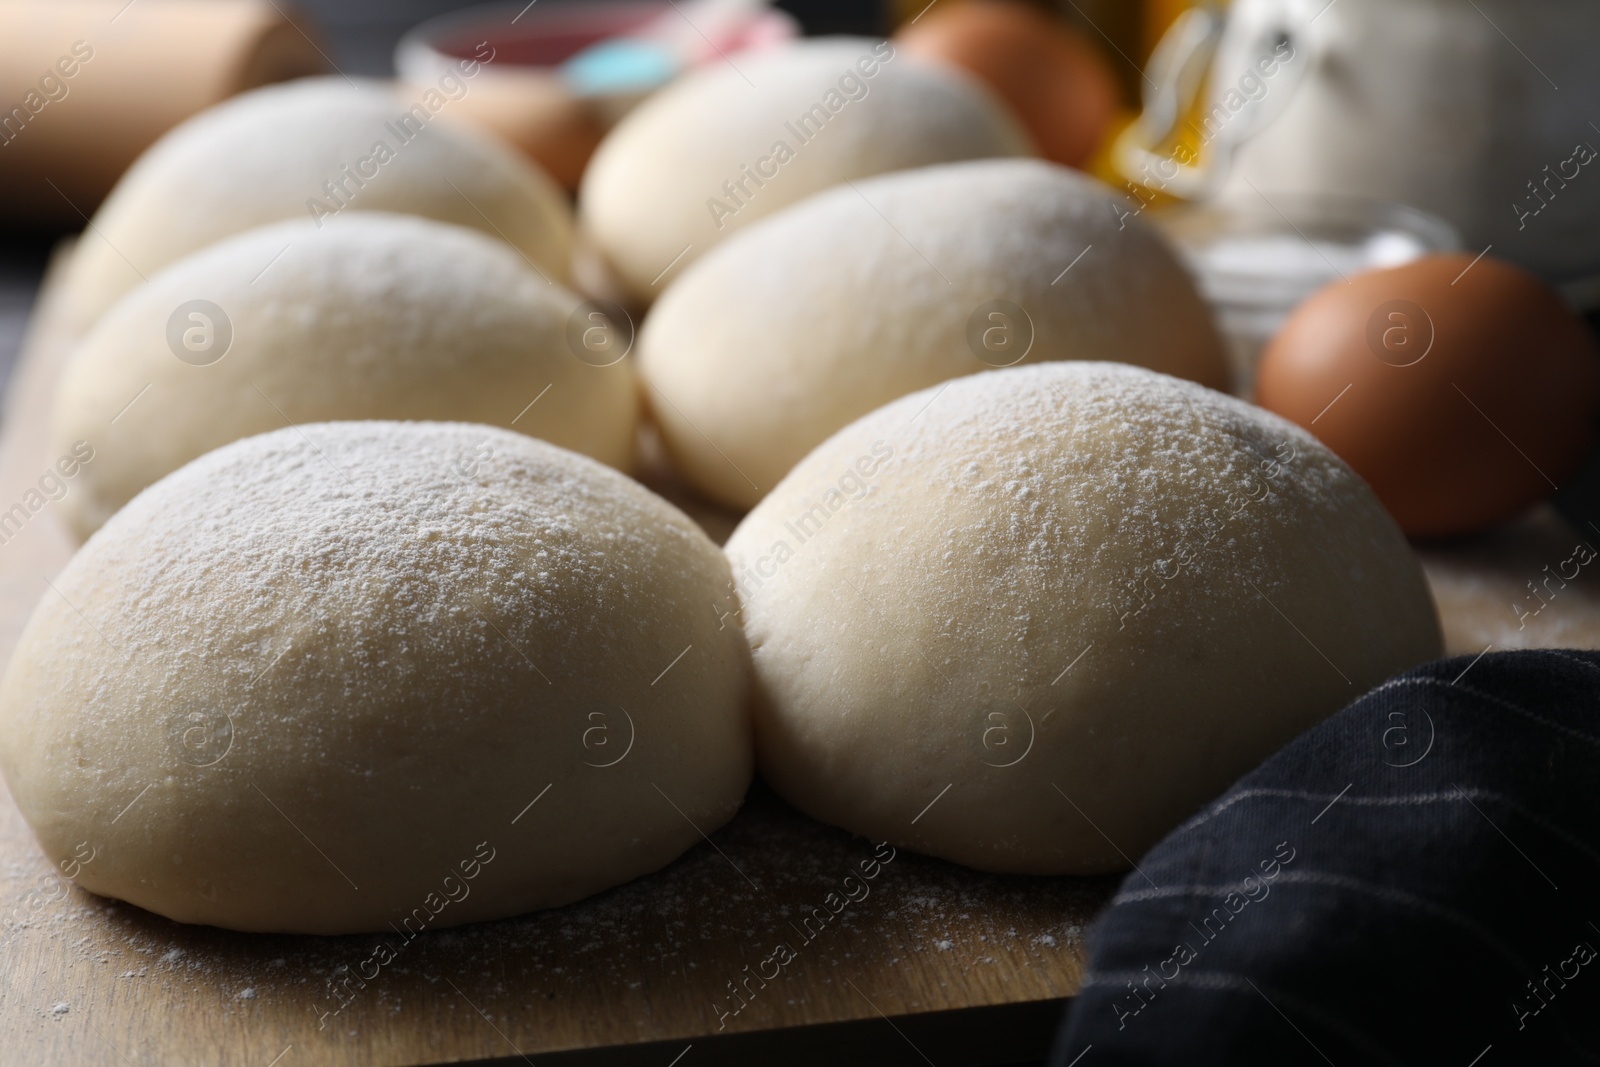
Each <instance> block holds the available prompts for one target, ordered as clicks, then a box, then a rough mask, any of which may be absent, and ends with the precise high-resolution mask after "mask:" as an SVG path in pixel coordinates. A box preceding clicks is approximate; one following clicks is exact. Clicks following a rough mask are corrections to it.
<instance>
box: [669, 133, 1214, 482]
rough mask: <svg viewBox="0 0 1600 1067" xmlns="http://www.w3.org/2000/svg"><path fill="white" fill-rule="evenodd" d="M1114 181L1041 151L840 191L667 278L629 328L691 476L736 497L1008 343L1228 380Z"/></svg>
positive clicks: (1177, 273) (1065, 356)
mask: <svg viewBox="0 0 1600 1067" xmlns="http://www.w3.org/2000/svg"><path fill="white" fill-rule="evenodd" d="M1128 210H1129V209H1128V208H1127V207H1126V206H1125V205H1124V204H1123V202H1122V200H1121V199H1120V198H1118V197H1116V196H1115V195H1114V194H1113V193H1112V192H1111V190H1110V189H1108V188H1106V187H1105V186H1104V185H1101V184H1100V183H1099V182H1096V181H1094V180H1093V179H1090V178H1087V177H1084V176H1083V175H1081V174H1078V173H1077V172H1075V171H1071V170H1068V169H1066V168H1064V167H1059V166H1055V165H1053V164H1049V163H1043V162H1039V161H1037V160H987V161H982V162H973V163H955V164H949V165H946V166H940V167H928V168H926V169H923V170H917V171H909V172H906V173H903V174H892V175H886V176H884V177H880V178H875V179H873V180H872V181H867V182H861V183H860V184H859V185H858V186H857V187H856V188H854V189H851V188H842V189H835V190H833V191H832V192H829V193H826V194H823V195H821V196H817V197H814V198H813V199H811V200H809V201H807V202H806V203H804V204H801V205H797V206H796V207H795V208H794V209H793V210H791V211H786V212H784V213H783V214H782V215H780V216H778V217H776V218H773V219H771V220H769V221H767V222H765V223H763V224H762V225H760V226H758V227H756V228H754V229H751V230H750V231H749V232H747V233H744V234H741V235H740V236H739V237H738V238H737V239H735V240H732V241H729V242H728V243H727V244H726V245H724V246H722V247H721V248H718V249H717V250H716V252H715V253H714V254H712V255H710V256H708V257H706V258H705V259H704V260H702V261H700V262H699V263H696V264H695V266H694V268H693V269H692V270H690V271H688V272H687V273H685V274H684V275H683V277H682V278H680V279H679V280H678V281H676V282H674V283H673V285H672V286H671V288H670V289H668V290H667V292H666V293H665V295H663V296H662V298H661V300H660V301H659V302H658V303H657V304H656V306H655V307H654V308H653V309H652V310H651V312H650V317H649V319H648V320H647V321H646V322H645V324H644V327H643V329H642V331H641V334H640V338H639V351H640V357H641V365H640V369H641V372H642V373H643V375H644V379H645V382H646V384H647V386H648V397H649V400H650V403H651V406H652V408H653V410H654V413H655V416H656V420H657V422H658V423H659V425H660V427H661V432H662V436H663V438H664V439H665V441H666V444H667V448H668V450H669V451H670V452H671V453H672V457H673V459H674V460H675V461H676V462H677V463H678V465H679V466H680V467H681V468H682V469H683V471H684V473H685V476H686V477H687V478H688V479H689V481H691V482H692V483H693V484H694V485H695V486H696V487H697V488H699V489H700V490H701V491H703V492H705V493H707V494H708V495H710V496H711V497H713V498H715V499H716V500H719V501H721V502H723V503H725V504H729V505H731V506H734V507H741V508H748V507H751V506H753V505H754V504H755V503H756V501H758V500H760V499H761V497H762V496H763V495H764V494H765V493H766V492H767V491H768V490H770V489H771V488H772V487H773V486H774V485H776V484H777V483H778V479H780V478H782V477H783V476H784V474H786V473H787V472H788V471H789V469H790V468H791V467H793V466H794V465H795V464H796V463H798V462H800V460H801V458H802V457H803V456H805V454H806V453H807V452H809V451H811V449H812V448H814V447H816V446H817V445H818V444H820V443H821V442H822V441H823V439H825V438H826V437H827V436H828V435H829V434H831V433H833V432H834V431H835V430H837V429H839V427H841V426H843V425H845V424H846V423H848V422H850V421H851V420H852V419H855V418H857V417H858V416H861V415H865V414H866V413H867V412H869V411H872V410H873V409H875V408H877V407H880V406H882V405H884V404H887V403H888V402H889V401H891V400H893V399H895V398H896V397H900V396H904V395H905V394H907V393H911V392H915V391H916V390H918V389H922V388H925V387H926V386H930V385H936V384H938V383H940V382H944V381H948V380H949V379H951V378H956V377H960V376H962V375H965V374H973V373H976V372H979V371H985V370H990V369H992V368H994V367H1003V366H1008V365H1010V364H1013V363H1017V362H1019V361H1023V360H1026V361H1030V362H1038V361H1040V360H1073V359H1102V360H1103V359H1114V360H1119V361H1122V362H1126V363H1136V364H1139V365H1141V366H1146V367H1151V368H1153V369H1155V370H1159V371H1163V372H1165V373H1168V374H1176V375H1178V376H1179V377H1184V378H1192V379H1195V380H1196V381H1199V382H1202V383H1204V384H1206V385H1211V386H1214V387H1218V388H1221V387H1223V386H1224V385H1225V383H1226V382H1227V380H1228V370H1227V359H1226V356H1225V355H1224V350H1223V346H1222V342H1221V340H1220V338H1219V337H1218V335H1217V331H1216V328H1215V327H1214V326H1213V324H1212V321H1211V315H1210V312H1209V311H1208V310H1207V309H1206V306H1205V304H1204V303H1203V302H1202V300H1201V298H1200V296H1199V295H1198V293H1197V292H1196V290H1195V287H1194V285H1193V283H1192V282H1191V281H1190V279H1189V276H1188V274H1187V273H1185V271H1184V269H1183V268H1182V266H1180V265H1179V262H1178V260H1177V258H1176V257H1175V255H1174V254H1173V252H1172V251H1171V250H1170V249H1169V247H1168V246H1167V244H1166V242H1165V241H1164V240H1163V239H1162V238H1161V237H1160V235H1159V234H1157V233H1156V232H1155V231H1154V230H1153V229H1151V228H1150V227H1148V226H1145V225H1143V224H1142V223H1141V222H1140V221H1139V220H1138V219H1136V218H1133V217H1130V216H1128Z"/></svg>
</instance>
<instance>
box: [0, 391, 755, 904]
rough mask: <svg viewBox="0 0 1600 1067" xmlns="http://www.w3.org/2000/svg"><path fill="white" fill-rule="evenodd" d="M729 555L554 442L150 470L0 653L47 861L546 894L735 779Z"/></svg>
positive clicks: (704, 803)
mask: <svg viewBox="0 0 1600 1067" xmlns="http://www.w3.org/2000/svg"><path fill="white" fill-rule="evenodd" d="M728 582H729V578H728V567H727V563H726V561H725V560H724V559H723V558H722V556H721V554H720V553H719V552H718V550H717V547H716V546H715V545H714V544H712V543H711V541H709V540H708V539H707V538H706V536H705V535H704V534H702V533H701V532H700V530H699V529H698V528H697V527H696V526H695V525H694V524H693V523H692V522H690V521H689V520H688V519H687V518H686V517H685V516H684V515H683V514H682V513H681V512H679V511H678V510H677V509H675V508H673V507H672V506H670V505H669V504H667V503H666V502H665V501H663V500H661V499H660V498H659V497H656V496H654V495H653V494H651V493H650V492H648V491H647V490H645V489H643V488H642V487H640V486H639V485H637V484H636V483H634V482H633V481H631V480H629V479H628V478H627V477H625V476H624V475H621V474H618V473H616V472H615V471H613V470H611V469H609V468H607V467H604V466H601V465H600V464H598V463H595V462H593V461H592V460H588V459H585V458H584V457H582V456H579V455H577V454H576V453H572V452H567V451H565V450H563V449H559V448H556V447H554V446H552V445H548V444H545V443H543V442H541V441H535V440H533V439H531V438H528V437H524V436H522V435H520V434H517V433H512V432H508V431H505V430H499V429H494V428H492V427H487V426H472V425H467V424H464V423H398V422H347V423H319V424H316V425H312V426H304V427H299V428H292V429H285V430H279V431H277V432H275V433H270V434H264V435H262V436H259V437H252V438H249V439H248V440H245V441H239V442H236V443H234V444H231V445H228V446H226V447H224V448H221V449H219V450H217V451H215V452H212V453H210V454H208V455H206V456H205V457H203V458H202V459H199V460H196V461H195V462H194V463H191V464H189V465H188V466H187V467H184V468H183V469H182V470H180V471H178V472H177V473H175V474H172V475H170V476H169V477H167V478H165V479H163V480H162V481H161V482H159V483H157V484H156V485H155V486H153V487H151V488H150V489H149V490H148V491H146V492H144V493H142V494H140V496H139V497H138V498H137V499H135V500H134V501H133V503H131V504H129V505H128V506H127V507H126V508H124V509H123V510H122V511H121V512H119V513H118V514H117V515H116V516H115V517H114V518H113V519H112V520H111V521H110V522H109V523H107V524H106V526H105V527H104V528H103V529H101V530H100V532H99V533H98V534H96V535H95V536H94V537H93V538H92V539H91V540H90V541H89V543H88V544H87V545H85V546H84V548H83V549H82V550H81V551H80V552H79V553H78V554H77V556H76V557H74V558H73V560H72V562H71V563H70V564H69V565H68V566H67V568H66V570H65V571H63V572H62V574H61V575H60V576H59V577H58V578H56V579H55V582H54V588H53V589H52V590H50V591H48V592H47V593H46V594H45V597H44V599H43V600H41V601H40V604H39V606H38V608H37V609H36V610H35V612H34V615H33V618H32V619H31V620H30V621H29V622H28V626H27V629H26V630H25V631H24V633H23V636H22V639H21V642H20V644H19V646H18V648H17V652H16V654H15V655H14V656H13V657H12V661H11V666H10V668H9V671H8V673H7V674H6V677H5V681H4V683H3V684H0V764H3V767H4V770H5V774H6V780H7V782H8V783H9V785H10V787H11V793H12V796H13V797H14V798H15V799H16V802H17V805H18V807H20V808H21V810H22V813H23V815H24V816H25V817H26V818H27V820H28V822H29V824H30V825H31V826H32V827H33V830H34V833H35V834H36V835H37V837H38V839H39V842H40V844H41V845H42V846H43V847H44V851H45V852H46V853H47V854H48V855H49V857H50V858H51V859H52V860H61V859H63V858H64V857H67V856H69V855H73V850H74V849H79V853H80V855H79V858H80V859H81V858H82V855H81V854H82V853H83V851H84V850H85V849H91V850H93V855H94V861H93V862H92V863H85V864H83V867H82V872H81V873H80V874H79V875H78V878H77V882H78V884H79V885H81V886H82V887H83V888H85V889H88V890H90V891H91V892H94V893H99V894H101V895H103V896H110V897H118V898H120V899H123V900H127V901H129V902H131V903H133V904H137V905H139V906H141V907H144V908H148V909H150V910H151V911H155V912H159V913H160V914H162V915H165V916H168V917H169V918H172V919H177V920H179V921H181V922H190V923H208V924H212V925H215V926H225V927H230V928H232V929H237V930H259V931H285V932H294V933H317V934H339V933H351V932H356V931H370V930H385V931H387V930H390V929H393V930H395V931H402V930H403V931H405V932H406V933H407V934H408V935H409V934H413V933H415V932H417V930H418V929H419V928H426V929H434V928H438V927H444V926H455V925H458V924H461V923H466V922H475V921H478V920H482V919H493V918H498V917H501V916H505V915H512V914H515V913H518V912H524V911H528V910H531V909H535V908H548V907H554V906H557V905H560V904H565V903H567V902H569V901H573V900H577V899H578V898H580V897H584V896H587V895H589V894H591V893H594V892H597V891H599V890H602V889H605V888H607V887H608V886H613V885H617V884H619V883H621V882H625V881H627V880H629V879H631V878H634V877H637V876H638V875H641V874H644V873H646V872H648V871H653V870H656V869H658V868H660V867H662V866H663V865H665V864H667V863H669V862H670V861H671V860H672V859H673V858H674V857H676V856H678V855H679V854H680V853H682V852H683V851H684V850H685V849H687V848H689V847H690V846H691V845H693V844H696V843H698V842H699V841H700V840H701V838H700V833H699V830H697V829H696V826H698V827H699V829H700V830H705V831H707V832H710V831H711V830H712V829H713V828H714V827H717V826H720V825H722V824H723V823H725V822H726V821H727V820H728V819H729V818H731V817H732V815H733V813H734V811H735V810H736V809H737V808H738V807H739V804H740V801H741V799H742V797H743V796H744V792H745V789H746V787H747V786H748V784H749V781H750V774H751V749H750V725H749V720H748V709H747V705H746V701H747V696H748V686H749V665H748V650H747V648H746V647H745V643H744V638H743V636H742V635H741V634H740V632H739V629H738V627H737V626H736V625H734V624H732V623H731V622H730V621H729V620H728V619H720V620H719V618H718V613H717V612H715V611H713V610H712V605H713V603H716V602H719V601H721V600H722V599H723V597H725V595H726V593H727V588H728ZM80 845H81V846H82V848H80ZM391 924H392V926H391Z"/></svg>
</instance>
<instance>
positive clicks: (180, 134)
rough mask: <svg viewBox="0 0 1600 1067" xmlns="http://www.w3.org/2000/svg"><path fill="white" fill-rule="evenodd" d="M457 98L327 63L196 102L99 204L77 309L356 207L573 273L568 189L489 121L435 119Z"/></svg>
mask: <svg viewBox="0 0 1600 1067" xmlns="http://www.w3.org/2000/svg"><path fill="white" fill-rule="evenodd" d="M463 84H465V83H463ZM429 93H431V94H432V95H428V94H429ZM450 106H451V102H450V100H449V99H448V98H446V97H444V96H442V95H441V94H440V93H438V92H437V91H434V90H427V91H424V90H422V89H397V90H395V91H394V92H391V91H389V90H388V89H387V88H385V87H383V86H382V85H380V84H378V83H376V82H359V83H354V84H352V83H350V82H348V81H346V80H345V79H343V78H335V77H329V78H308V79H304V80H301V81H294V82H288V83H286V84H283V85H274V86H269V87H267V88H264V89H257V90H255V91H253V92H248V93H244V94H242V95H240V96H236V97H234V98H233V99H231V100H228V101H226V102H224V103H222V104H219V105H218V106H216V107H214V108H211V109H210V110H208V111H204V112H202V113H200V114H199V115H196V116H195V117H194V118H192V119H189V120H188V121H187V122H184V123H182V124H181V125H179V126H177V127H175V128H174V129H172V130H171V131H170V132H168V133H167V134H166V135H165V136H163V137H162V138H161V139H160V140H159V141H157V142H156V143H155V144H154V145H152V146H151V147H150V148H149V149H148V150H147V151H146V152H145V153H144V155H142V156H141V157H139V160H138V161H137V162H136V163H134V165H133V166H132V167H130V168H129V169H128V172H127V173H126V174H124V175H123V176H122V180H121V181H119V182H118V183H117V186H116V188H115V189H113V190H112V192H111V195H110V197H108V198H107V199H106V202H105V203H104V204H103V205H102V206H101V208H100V210H99V211H98V212H97V213H96V214H95V217H94V221H93V222H92V223H91V224H90V226H89V228H88V230H86V231H85V233H84V236H83V240H82V241H80V242H79V245H78V248H77V250H76V252H75V253H74V254H73V259H72V263H71V267H70V270H69V273H68V274H67V277H66V280H65V284H66V286H67V295H68V298H69V300H70V310H71V313H72V314H73V315H74V316H75V317H76V318H77V319H78V320H79V321H80V322H81V323H82V324H83V325H88V324H89V323H92V322H93V321H94V320H95V319H96V318H98V317H99V316H100V315H101V314H103V313H104V312H105V311H106V309H107V308H109V307H110V306H111V305H112V304H113V303H114V302H115V301H116V300H117V298H118V297H120V296H121V295H122V294H123V293H126V292H127V291H128V290H130V289H132V288H134V287H135V286H137V285H138V284H139V283H140V282H141V281H142V280H143V279H144V278H146V277H149V276H150V275H152V274H154V273H155V272H156V271H158V270H160V269H161V268H162V267H164V266H166V265H167V264H168V263H171V262H172V261H174V260H176V259H180V258H182V257H183V256H186V255H188V254H189V253H191V252H194V251H196V250H198V249H201V248H204V247H205V246H207V245H209V244H212V243H214V242H216V241H218V240H221V239H222V238H224V237H227V236H229V235H230V234H235V233H238V232H240V231H241V230H248V229H252V228H254V227H256V226H261V225H264V224H266V223H269V222H277V221H279V220H282V219H291V218H304V219H314V220H316V221H319V222H322V221H326V220H327V219H328V218H331V217H333V216H335V215H338V214H341V213H342V212H343V211H345V210H346V209H349V210H360V211H396V212H402V213H404V214H408V215H423V216H426V217H428V218H433V219H438V220H440V221H442V222H453V223H456V224H458V225H461V226H470V227H472V228H473V229H478V230H482V231H483V232H484V233H486V234H488V235H490V236H491V237H500V238H502V239H504V240H505V241H507V242H509V243H510V244H511V245H512V246H513V247H515V248H516V249H517V250H518V251H519V252H521V253H522V254H523V255H524V256H525V257H526V258H527V259H528V261H529V262H530V263H531V264H532V265H533V266H534V267H535V268H536V269H538V270H540V271H542V272H544V273H545V274H546V275H548V276H549V277H550V278H551V279H553V280H555V281H557V282H565V281H566V280H567V278H568V268H569V264H568V260H569V259H570V257H571V249H572V219H571V209H570V208H569V207H568V205H567V202H566V197H565V195H564V194H563V193H562V192H561V190H560V188H558V187H557V186H556V184H555V183H554V182H553V181H551V180H550V178H549V177H548V176H547V175H546V174H544V172H542V171H540V170H539V169H538V168H537V167H535V166H534V165H533V164H532V163H529V162H528V161H527V160H525V159H523V158H522V157H521V156H519V155H518V154H517V153H515V152H513V151H512V150H511V149H509V148H507V147H505V146H504V145H502V144H500V143H499V142H497V141H495V140H493V139H492V138H490V137H488V136H487V135H485V134H481V133H478V132H476V131H475V130H472V129H468V128H464V127H463V125H462V124H460V123H440V122H438V121H437V119H438V117H439V115H440V114H441V113H443V112H444V111H445V110H447V109H448V108H449V107H450ZM430 108H431V110H430Z"/></svg>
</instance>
